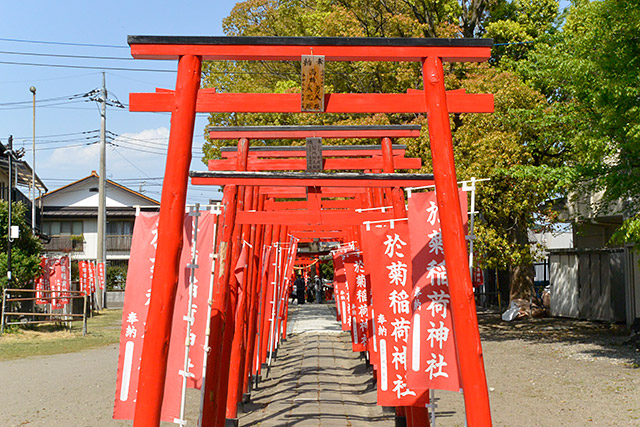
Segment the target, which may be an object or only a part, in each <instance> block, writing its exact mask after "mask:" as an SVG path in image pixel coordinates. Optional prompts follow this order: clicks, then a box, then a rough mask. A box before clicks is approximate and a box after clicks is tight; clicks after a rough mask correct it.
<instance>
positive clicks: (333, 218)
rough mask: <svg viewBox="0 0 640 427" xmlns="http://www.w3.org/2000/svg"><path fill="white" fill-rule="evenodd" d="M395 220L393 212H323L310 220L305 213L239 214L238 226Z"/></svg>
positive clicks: (353, 223)
mask: <svg viewBox="0 0 640 427" xmlns="http://www.w3.org/2000/svg"><path fill="white" fill-rule="evenodd" d="M391 218H395V216H394V214H393V212H391V211H387V212H380V211H367V212H362V213H353V214H351V215H347V214H345V213H344V212H341V211H323V212H322V213H321V215H320V218H319V219H317V220H314V219H312V218H310V216H309V212H305V211H280V212H277V213H276V212H275V211H272V214H271V215H265V214H264V213H263V212H238V214H237V216H236V223H238V224H281V225H292V226H295V225H305V226H310V225H330V226H337V227H340V226H356V225H361V224H362V222H363V221H380V220H385V219H391Z"/></svg>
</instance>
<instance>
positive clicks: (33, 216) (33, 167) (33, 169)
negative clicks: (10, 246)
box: [29, 86, 36, 235]
mask: <svg viewBox="0 0 640 427" xmlns="http://www.w3.org/2000/svg"><path fill="white" fill-rule="evenodd" d="M29 90H30V91H31V93H32V94H33V144H32V149H33V163H31V232H32V233H33V234H34V235H35V234H36V87H35V86H31V87H30V88H29Z"/></svg>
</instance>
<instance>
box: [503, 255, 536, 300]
mask: <svg viewBox="0 0 640 427" xmlns="http://www.w3.org/2000/svg"><path fill="white" fill-rule="evenodd" d="M533 273H534V272H533V265H532V264H525V265H516V266H512V267H511V268H510V274H511V290H510V292H509V299H510V300H514V299H523V300H526V301H527V302H529V300H530V298H531V297H532V296H533V294H532V291H533V275H534V274H533Z"/></svg>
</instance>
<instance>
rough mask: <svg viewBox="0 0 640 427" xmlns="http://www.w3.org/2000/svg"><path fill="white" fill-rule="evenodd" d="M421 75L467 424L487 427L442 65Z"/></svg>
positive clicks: (429, 63) (431, 61) (434, 62)
mask: <svg viewBox="0 0 640 427" xmlns="http://www.w3.org/2000/svg"><path fill="white" fill-rule="evenodd" d="M423 76H424V89H425V97H426V100H427V116H428V123H429V138H430V141H431V144H430V147H431V156H432V159H433V172H434V176H435V180H436V188H437V201H438V208H439V211H440V224H441V226H442V243H443V246H444V256H445V262H446V264H447V276H448V279H449V290H450V295H451V311H452V317H453V324H454V328H455V342H456V349H457V352H458V361H459V364H460V379H461V383H462V387H463V389H464V402H465V409H466V418H467V424H468V425H470V426H479V427H484V426H491V411H490V407H489V393H488V391H487V379H486V376H485V371H484V362H483V357H482V345H481V343H480V334H479V332H478V318H477V314H476V306H475V301H474V297H473V288H472V285H471V276H470V274H469V264H468V261H467V260H468V258H467V244H466V241H465V233H464V228H463V225H462V212H461V211H460V204H459V202H458V185H457V183H456V182H457V181H456V172H455V164H454V155H453V144H452V140H451V128H450V125H449V114H448V111H447V107H446V102H445V94H444V73H443V69H442V61H441V60H440V59H439V58H437V57H432V58H427V59H426V60H425V61H424V63H423Z"/></svg>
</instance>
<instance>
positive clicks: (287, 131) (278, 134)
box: [209, 125, 420, 140]
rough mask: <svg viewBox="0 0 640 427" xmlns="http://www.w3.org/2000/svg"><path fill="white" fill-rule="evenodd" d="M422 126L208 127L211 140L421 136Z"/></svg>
mask: <svg viewBox="0 0 640 427" xmlns="http://www.w3.org/2000/svg"><path fill="white" fill-rule="evenodd" d="M419 136H420V126H412V125H397V126H246V127H216V126H213V127H209V139H211V140H220V139H237V138H248V139H305V138H309V137H314V138H323V139H333V138H338V139H347V138H383V137H389V138H418V137H419Z"/></svg>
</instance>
